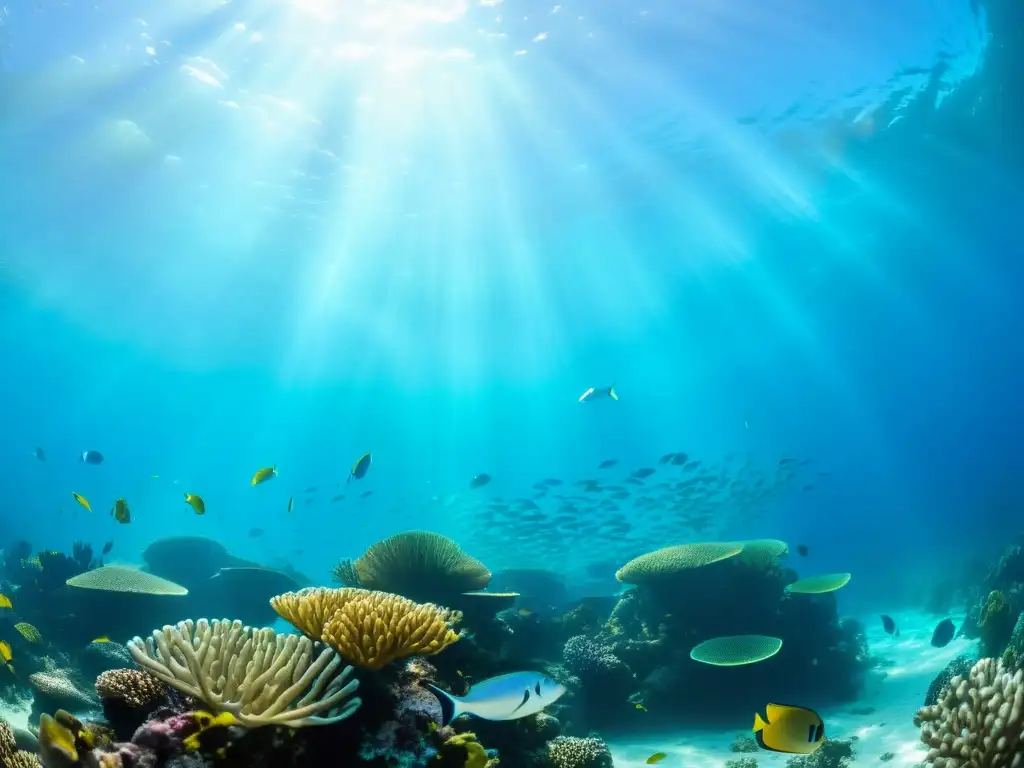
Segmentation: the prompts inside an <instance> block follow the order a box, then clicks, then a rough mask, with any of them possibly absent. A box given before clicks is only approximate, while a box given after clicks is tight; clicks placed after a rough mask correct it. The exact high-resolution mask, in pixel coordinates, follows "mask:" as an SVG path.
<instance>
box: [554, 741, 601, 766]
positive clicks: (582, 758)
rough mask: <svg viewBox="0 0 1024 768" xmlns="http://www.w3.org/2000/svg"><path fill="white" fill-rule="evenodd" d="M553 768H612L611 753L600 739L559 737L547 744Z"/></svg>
mask: <svg viewBox="0 0 1024 768" xmlns="http://www.w3.org/2000/svg"><path fill="white" fill-rule="evenodd" d="M548 761H549V762H550V763H551V765H552V766H554V768H612V765H613V763H612V753H611V752H610V751H609V750H608V746H607V745H606V744H605V743H604V742H603V741H601V739H594V738H589V739H581V738H579V737H577V736H559V737H558V738H556V739H554V740H552V741H550V742H548Z"/></svg>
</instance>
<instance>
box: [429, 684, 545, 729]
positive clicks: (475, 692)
mask: <svg viewBox="0 0 1024 768" xmlns="http://www.w3.org/2000/svg"><path fill="white" fill-rule="evenodd" d="M428 686H429V688H430V690H432V691H433V692H434V693H435V694H436V695H437V698H438V699H439V700H440V702H441V711H442V712H443V713H444V722H445V724H447V723H450V722H451V721H452V720H454V719H455V718H456V717H458V716H459V715H473V716H474V717H479V718H481V719H482V720H518V719H520V718H522V717H529V716H530V715H535V714H537V713H538V712H540V711H541V710H542V709H544V708H545V707H548V706H550V705H551V704H554V703H555V702H556V701H558V700H559V699H560V698H561V697H562V695H563V694H564V693H565V687H564V686H562V685H560V684H559V683H557V682H555V681H554V680H552V679H551V678H550V677H548V676H547V675H545V674H544V673H542V672H510V673H508V674H506V675H498V676H497V677H492V678H489V679H487V680H483V681H481V682H479V683H477V684H476V685H474V686H473V687H472V688H470V689H469V692H468V693H467V694H466V695H465V696H461V697H459V696H452V695H451V694H450V693H448V692H447V691H442V690H441V689H440V688H438V687H437V686H434V685H429V684H428Z"/></svg>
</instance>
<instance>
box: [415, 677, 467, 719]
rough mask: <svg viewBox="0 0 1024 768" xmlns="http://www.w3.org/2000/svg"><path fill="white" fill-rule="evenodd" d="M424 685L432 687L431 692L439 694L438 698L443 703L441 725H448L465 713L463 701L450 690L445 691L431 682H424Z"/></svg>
mask: <svg viewBox="0 0 1024 768" xmlns="http://www.w3.org/2000/svg"><path fill="white" fill-rule="evenodd" d="M424 685H425V686H427V688H429V689H430V691H431V693H433V694H434V695H435V696H437V700H438V701H439V702H440V703H441V725H448V724H449V723H450V722H451V721H452V720H454V719H455V718H456V717H458V716H459V715H461V714H462V713H463V710H462V706H461V704H462V702H461V701H459V700H458V699H457V698H455V697H454V696H452V695H451V694H450V693H448V691H444V690H442V689H440V688H438V687H437V686H436V685H431V684H430V683H424Z"/></svg>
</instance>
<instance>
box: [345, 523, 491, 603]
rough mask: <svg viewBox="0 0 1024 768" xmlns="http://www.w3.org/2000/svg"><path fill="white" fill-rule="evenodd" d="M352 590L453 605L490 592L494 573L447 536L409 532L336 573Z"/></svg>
mask: <svg viewBox="0 0 1024 768" xmlns="http://www.w3.org/2000/svg"><path fill="white" fill-rule="evenodd" d="M334 576H335V579H336V580H337V581H338V582H340V583H341V584H342V585H343V586H346V587H363V588H364V589H372V590H380V591H383V592H393V593H395V594H397V595H402V596H404V597H407V598H410V599H412V600H416V601H421V602H422V601H432V602H438V603H442V604H447V603H448V598H451V597H453V596H456V595H459V594H461V593H463V592H472V591H474V590H479V589H484V588H485V587H486V586H487V585H488V583H490V580H491V572H490V571H489V570H487V567H486V566H485V565H484V564H483V563H481V562H480V561H479V560H477V559H476V558H474V557H471V556H470V555H468V554H466V553H465V552H464V551H463V550H462V547H460V546H459V545H458V544H457V543H455V542H454V541H453V540H452V539H449V538H448V537H447V536H442V535H441V534H439V533H431V532H428V531H405V532H403V533H398V534H395V535H394V536H391V537H389V538H387V539H385V540H384V541H379V542H377V543H376V544H374V545H373V546H371V547H370V548H369V549H367V550H366V552H365V553H363V555H362V556H361V557H359V558H357V559H356V560H354V561H349V560H343V561H342V562H341V563H339V564H338V566H337V567H336V568H335V570H334Z"/></svg>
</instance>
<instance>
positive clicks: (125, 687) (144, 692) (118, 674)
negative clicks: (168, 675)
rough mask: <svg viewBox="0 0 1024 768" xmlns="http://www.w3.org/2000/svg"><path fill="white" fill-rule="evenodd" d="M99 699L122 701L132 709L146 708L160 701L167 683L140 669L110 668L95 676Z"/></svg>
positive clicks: (165, 691) (165, 692) (165, 690)
mask: <svg viewBox="0 0 1024 768" xmlns="http://www.w3.org/2000/svg"><path fill="white" fill-rule="evenodd" d="M96 693H98V694H99V696H100V698H101V699H116V700H118V701H123V702H124V703H125V704H127V705H128V706H129V707H131V708H132V709H146V708H148V707H151V706H153V705H154V704H156V703H158V702H160V701H162V700H163V699H164V697H165V696H166V695H167V685H166V683H164V682H163V681H162V680H159V679H157V678H156V677H154V676H153V675H151V674H149V673H148V672H143V671H142V670H140V669H111V670H108V671H106V672H103V673H101V674H100V676H99V677H97V678H96Z"/></svg>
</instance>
